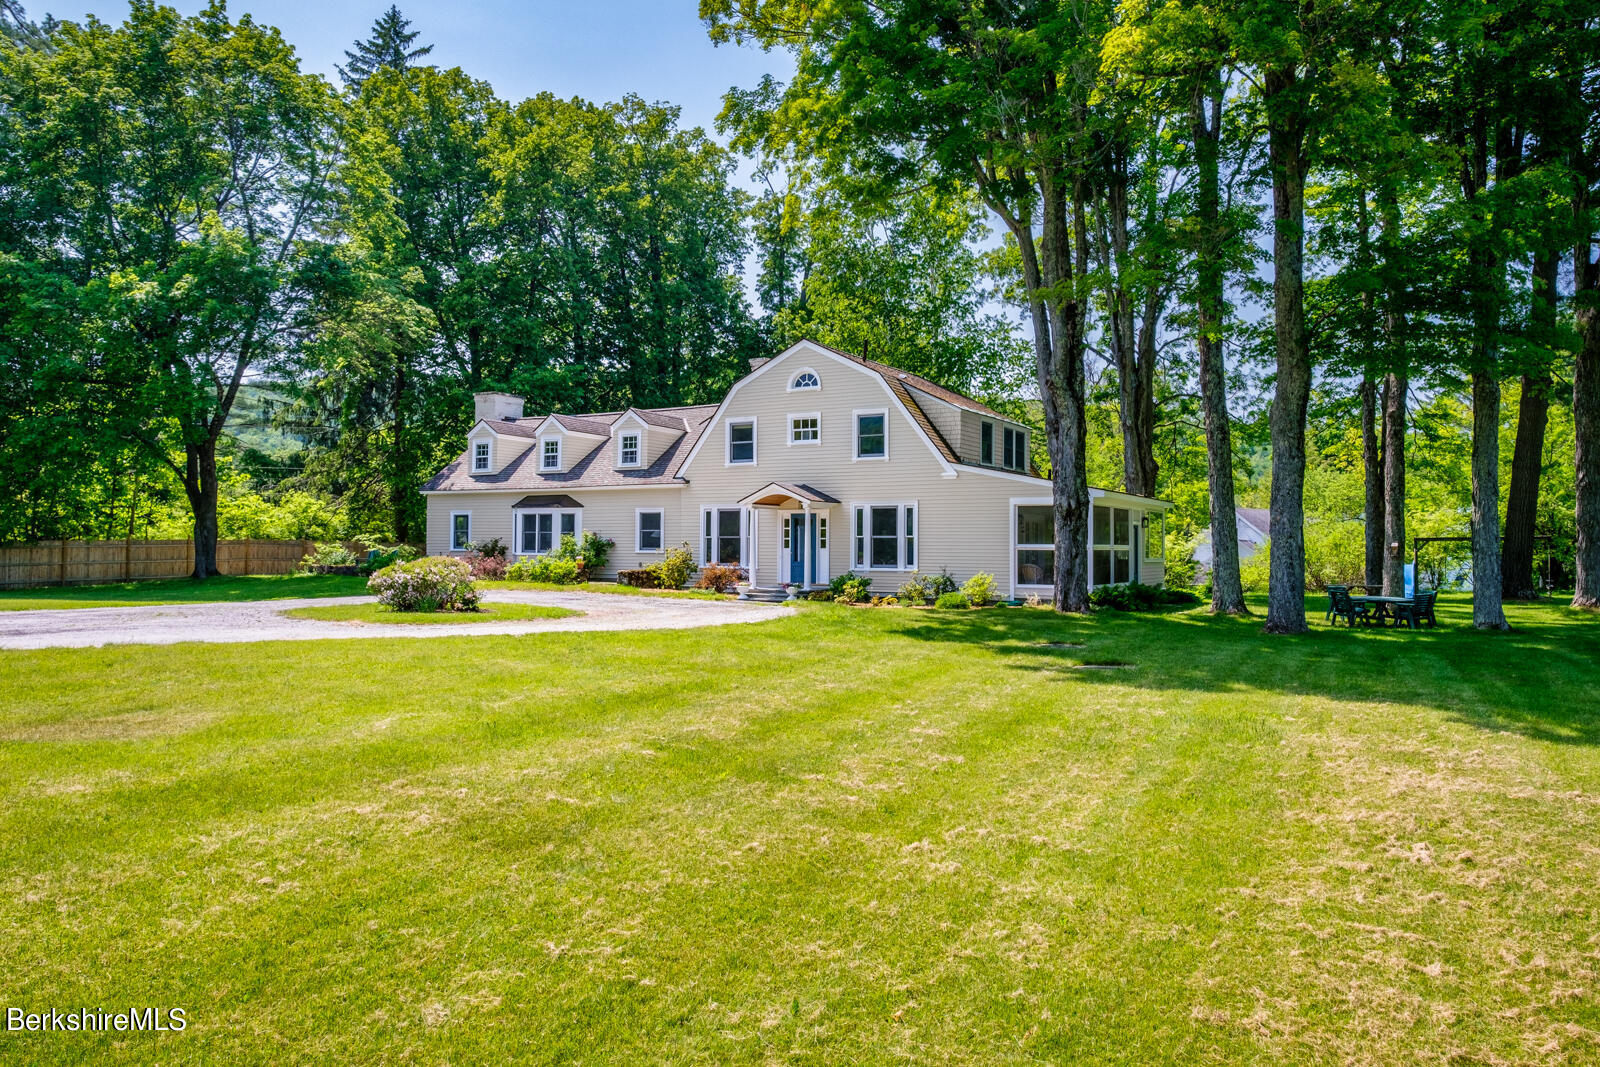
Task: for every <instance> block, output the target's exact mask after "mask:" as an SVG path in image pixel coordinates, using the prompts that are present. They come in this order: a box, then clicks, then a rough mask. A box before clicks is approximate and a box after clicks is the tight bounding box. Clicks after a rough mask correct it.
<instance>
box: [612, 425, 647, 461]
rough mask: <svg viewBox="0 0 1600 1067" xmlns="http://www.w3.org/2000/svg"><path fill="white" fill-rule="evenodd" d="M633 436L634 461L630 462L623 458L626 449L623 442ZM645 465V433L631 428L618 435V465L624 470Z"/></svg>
mask: <svg viewBox="0 0 1600 1067" xmlns="http://www.w3.org/2000/svg"><path fill="white" fill-rule="evenodd" d="M630 437H631V438H633V455H634V458H633V462H632V463H629V462H627V461H626V460H624V459H623V458H622V453H623V451H624V444H623V442H625V441H627V439H628V438H630ZM643 465H644V434H643V433H642V432H641V431H637V430H629V431H628V432H627V433H620V434H618V435H617V466H618V467H620V468H622V469H623V470H632V469H633V468H634V467H640V466H643Z"/></svg>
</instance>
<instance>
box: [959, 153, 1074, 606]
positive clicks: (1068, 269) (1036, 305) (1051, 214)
mask: <svg viewBox="0 0 1600 1067" xmlns="http://www.w3.org/2000/svg"><path fill="white" fill-rule="evenodd" d="M980 169H981V168H980ZM1037 177H1038V189H1039V194H1040V199H1039V203H1040V209H1041V211H1042V213H1043V225H1042V227H1041V232H1040V235H1039V237H1038V238H1037V239H1036V238H1035V237H1034V233H1033V224H1032V219H1031V218H1030V217H1029V216H1027V215H1026V214H1023V215H1018V214H1014V213H1013V212H1012V211H1011V208H1010V205H1009V204H1008V203H1007V202H1006V201H1005V200H1004V199H1003V198H1002V197H999V196H991V197H990V198H989V200H988V203H989V206H990V207H992V208H993V209H994V210H995V212H996V213H997V214H998V215H1000V217H1001V219H1002V220H1004V222H1005V224H1006V227H1007V229H1009V230H1010V231H1011V234H1012V236H1013V237H1015V238H1016V240H1017V248H1018V251H1019V252H1020V253H1021V258H1022V281H1023V288H1024V291H1025V292H1026V293H1027V297H1028V310H1029V318H1030V319H1031V320H1032V323H1033V353H1034V360H1035V365H1036V370H1037V375H1038V383H1039V396H1040V399H1041V402H1042V406H1043V408H1044V429H1045V445H1046V449H1047V451H1048V452H1049V455H1050V489H1051V501H1052V505H1053V508H1052V510H1053V511H1054V516H1055V589H1054V593H1053V596H1052V604H1053V606H1054V608H1055V610H1057V611H1061V612H1086V611H1088V610H1089V479H1088V467H1087V463H1086V460H1085V448H1086V445H1087V440H1088V428H1087V425H1086V423H1085V420H1084V392H1085V382H1084V370H1083V329H1082V311H1081V306H1080V304H1079V302H1078V299H1077V295H1076V289H1075V287H1074V281H1075V278H1074V268H1073V251H1074V249H1073V234H1072V229H1071V227H1070V226H1069V224H1068V219H1067V211H1068V203H1067V201H1068V191H1067V189H1066V188H1065V187H1064V186H1063V184H1062V183H1061V181H1060V176H1059V175H1058V174H1056V173H1055V172H1054V171H1053V170H1051V169H1049V168H1048V167H1044V166H1041V167H1039V168H1038V171H1037ZM997 184H998V183H996V182H995V181H994V180H993V178H992V175H991V178H990V181H989V183H988V185H987V188H988V189H989V190H990V191H993V190H994V189H995V188H996V186H997ZM1079 243H1080V245H1081V244H1082V241H1081V240H1080V242H1079ZM1080 254H1081V252H1080Z"/></svg>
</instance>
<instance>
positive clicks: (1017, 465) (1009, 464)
mask: <svg viewBox="0 0 1600 1067" xmlns="http://www.w3.org/2000/svg"><path fill="white" fill-rule="evenodd" d="M1001 458H1002V460H1003V461H1004V462H1003V463H1002V464H1001V466H1003V467H1005V468H1006V469H1007V470H1013V471H1020V470H1024V469H1026V468H1027V466H1028V435H1027V434H1026V433H1024V432H1022V431H1021V430H1014V429H1012V428H1011V427H1009V426H1007V427H1006V428H1005V451H1004V453H1003V454H1002V456H1001Z"/></svg>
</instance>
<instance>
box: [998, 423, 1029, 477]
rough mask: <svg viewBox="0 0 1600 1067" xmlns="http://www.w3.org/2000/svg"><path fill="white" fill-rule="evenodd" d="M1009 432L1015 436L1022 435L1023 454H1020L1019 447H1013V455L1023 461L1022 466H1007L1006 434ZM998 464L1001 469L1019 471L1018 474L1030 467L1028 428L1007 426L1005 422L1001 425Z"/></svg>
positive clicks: (1021, 450)
mask: <svg viewBox="0 0 1600 1067" xmlns="http://www.w3.org/2000/svg"><path fill="white" fill-rule="evenodd" d="M1007 434H1010V435H1011V436H1013V437H1020V438H1021V439H1022V443H1021V446H1020V452H1021V454H1020V455H1018V449H1017V448H1013V449H1012V455H1013V456H1015V457H1016V458H1018V459H1020V460H1021V461H1022V464H1021V466H1017V467H1008V466H1006V449H1005V440H1006V435H1007ZM997 466H999V468H1000V469H1001V470H1004V471H1012V472H1014V473H1018V474H1021V473H1025V472H1026V471H1027V469H1028V431H1027V430H1024V429H1022V428H1020V427H1017V426H1006V425H1004V424H1002V425H1001V427H1000V462H999V463H998V464H997Z"/></svg>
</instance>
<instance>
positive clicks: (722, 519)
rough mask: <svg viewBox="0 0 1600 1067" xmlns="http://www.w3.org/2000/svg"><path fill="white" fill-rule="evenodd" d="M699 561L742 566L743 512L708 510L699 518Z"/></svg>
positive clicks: (735, 510)
mask: <svg viewBox="0 0 1600 1067" xmlns="http://www.w3.org/2000/svg"><path fill="white" fill-rule="evenodd" d="M701 524H702V525H701V531H700V533H701V542H702V543H701V546H700V551H701V555H700V559H701V561H702V562H704V563H723V564H727V565H728V566H730V567H742V566H744V512H743V511H741V510H740V509H739V508H710V509H708V510H707V511H706V512H705V513H704V515H703V516H702V518H701Z"/></svg>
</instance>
